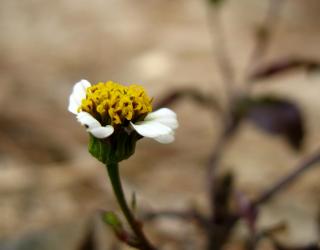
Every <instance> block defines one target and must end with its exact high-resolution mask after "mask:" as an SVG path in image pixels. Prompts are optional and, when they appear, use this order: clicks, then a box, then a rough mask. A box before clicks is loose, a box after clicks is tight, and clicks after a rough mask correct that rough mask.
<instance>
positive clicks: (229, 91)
mask: <svg viewBox="0 0 320 250" xmlns="http://www.w3.org/2000/svg"><path fill="white" fill-rule="evenodd" d="M207 10H208V12H207V20H208V26H209V31H210V34H211V38H212V47H213V52H214V58H215V59H216V61H217V65H218V68H219V71H220V73H221V77H222V82H223V84H224V89H225V90H226V95H227V98H228V103H229V104H230V103H231V102H232V99H233V95H234V90H233V87H234V83H235V78H234V70H233V66H232V63H231V60H230V57H229V54H228V50H227V47H226V40H225V35H224V31H223V25H222V20H221V16H220V15H221V9H220V8H210V7H208V9H207Z"/></svg>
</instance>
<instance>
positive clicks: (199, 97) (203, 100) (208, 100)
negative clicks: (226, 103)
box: [154, 88, 222, 114]
mask: <svg viewBox="0 0 320 250" xmlns="http://www.w3.org/2000/svg"><path fill="white" fill-rule="evenodd" d="M183 98H190V99H191V100H193V101H195V102H196V103H199V104H200V105H203V106H207V107H209V108H211V109H212V110H214V111H215V112H216V113H217V114H221V113H222V107H221V105H220V104H219V102H218V100H217V99H216V98H215V97H214V96H211V95H206V94H204V93H202V92H200V91H199V90H198V89H193V88H181V89H176V90H173V91H171V92H170V93H168V94H167V95H165V97H164V98H162V99H161V100H160V101H158V102H157V103H156V104H155V105H154V106H155V109H158V108H162V107H166V106H170V105H172V104H173V103H175V102H177V101H180V100H181V99H183Z"/></svg>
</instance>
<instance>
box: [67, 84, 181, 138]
mask: <svg viewBox="0 0 320 250" xmlns="http://www.w3.org/2000/svg"><path fill="white" fill-rule="evenodd" d="M119 86H120V85H119ZM89 87H91V84H90V83H89V82H88V81H87V80H81V81H79V82H77V83H76V84H75V85H74V87H73V91H72V93H71V95H70V97H69V106H68V110H69V111H70V112H71V113H73V114H75V115H76V117H77V120H78V121H79V122H80V123H81V124H82V125H84V126H86V128H87V131H88V132H89V133H91V134H92V135H93V136H94V137H96V138H99V139H103V138H107V137H109V136H110V135H111V134H112V133H113V132H114V127H113V126H112V125H105V126H102V125H101V123H100V122H99V121H98V120H97V119H96V118H95V117H93V116H92V115H91V114H90V113H88V112H85V111H83V110H81V105H82V101H83V100H84V99H86V98H87V93H86V90H87V88H89ZM129 124H130V125H129V127H130V128H132V129H134V130H136V131H137V133H138V134H140V135H142V136H144V137H149V138H152V139H154V140H156V141H158V142H160V143H171V142H173V141H174V131H175V129H176V128H177V127H178V121H177V115H176V113H175V112H173V111H172V110H170V109H168V108H161V109H159V110H157V111H155V112H150V113H148V114H147V115H146V116H145V118H144V120H143V121H139V122H136V123H133V122H131V121H130V123H129Z"/></svg>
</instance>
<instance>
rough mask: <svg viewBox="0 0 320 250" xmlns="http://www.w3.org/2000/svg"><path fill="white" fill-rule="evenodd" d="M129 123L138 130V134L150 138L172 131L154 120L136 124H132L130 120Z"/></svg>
mask: <svg viewBox="0 0 320 250" xmlns="http://www.w3.org/2000/svg"><path fill="white" fill-rule="evenodd" d="M131 125H132V127H133V128H134V129H135V130H136V131H137V132H138V134H140V135H142V136H145V137H150V138H156V137H159V136H162V135H168V134H170V133H172V129H171V128H169V127H168V126H165V125H163V124H161V123H159V122H155V121H143V122H139V123H137V124H133V123H132V122H131Z"/></svg>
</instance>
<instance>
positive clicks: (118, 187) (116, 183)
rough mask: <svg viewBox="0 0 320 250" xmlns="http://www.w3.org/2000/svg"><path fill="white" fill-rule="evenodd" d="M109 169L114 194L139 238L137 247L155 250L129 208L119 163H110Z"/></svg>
mask: <svg viewBox="0 0 320 250" xmlns="http://www.w3.org/2000/svg"><path fill="white" fill-rule="evenodd" d="M107 170H108V174H109V178H110V181H111V185H112V188H113V191H114V194H115V196H116V198H117V200H118V203H119V206H120V208H121V210H122V212H123V214H124V216H125V217H126V219H127V221H128V223H129V225H130V227H131V229H132V231H133V232H134V234H135V236H136V237H137V240H138V244H137V245H138V246H137V248H139V249H141V250H155V248H154V247H153V246H152V245H151V243H150V242H149V241H148V239H147V238H146V236H145V235H144V233H143V231H142V227H141V225H140V223H139V222H138V221H137V220H136V219H135V218H134V216H133V214H132V212H131V211H130V209H129V206H128V204H127V201H126V198H125V196H124V193H123V189H122V184H121V180H120V175H119V166H118V163H112V164H108V165H107Z"/></svg>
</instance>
